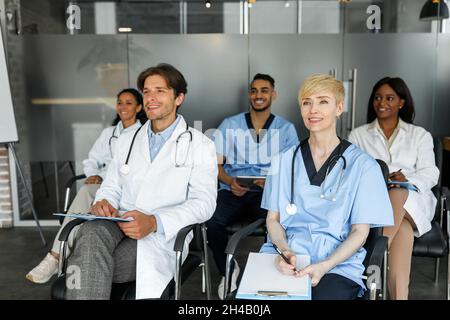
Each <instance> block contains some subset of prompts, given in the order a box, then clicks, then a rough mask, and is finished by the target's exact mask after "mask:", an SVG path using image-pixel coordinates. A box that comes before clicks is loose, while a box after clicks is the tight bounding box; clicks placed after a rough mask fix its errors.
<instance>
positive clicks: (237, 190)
mask: <svg viewBox="0 0 450 320" xmlns="http://www.w3.org/2000/svg"><path fill="white" fill-rule="evenodd" d="M230 189H231V192H232V193H233V194H234V195H235V196H237V197H242V196H243V195H244V194H246V193H247V191H248V190H249V188H246V187H243V186H241V185H240V184H239V183H237V182H236V178H233V180H231V183H230Z"/></svg>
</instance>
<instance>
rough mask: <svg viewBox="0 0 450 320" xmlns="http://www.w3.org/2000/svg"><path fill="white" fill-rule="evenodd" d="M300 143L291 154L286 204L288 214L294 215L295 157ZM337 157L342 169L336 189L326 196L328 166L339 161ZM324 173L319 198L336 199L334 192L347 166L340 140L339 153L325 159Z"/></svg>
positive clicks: (295, 209)
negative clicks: (288, 193) (341, 163)
mask: <svg viewBox="0 0 450 320" xmlns="http://www.w3.org/2000/svg"><path fill="white" fill-rule="evenodd" d="M300 147H301V144H299V145H298V146H297V147H296V148H295V150H294V154H293V156H292V163H291V196H290V199H289V203H288V204H287V206H286V212H287V213H288V214H290V215H294V214H296V213H297V205H296V204H295V203H294V192H295V190H294V188H295V174H294V173H295V157H296V156H297V153H298V150H300ZM339 159H342V161H343V166H342V169H341V171H340V173H339V180H338V184H337V188H336V191H335V192H334V193H333V194H332V195H331V196H327V195H326V194H325V185H326V182H327V178H328V174H329V172H330V168H331V166H332V164H333V163H337V162H338V161H339ZM326 168H327V170H326V173H325V179H324V180H323V182H322V185H321V187H320V198H321V199H325V200H329V201H333V202H335V201H336V194H337V193H338V191H339V189H340V187H341V183H342V177H343V176H344V171H345V169H346V168H347V161H346V160H345V157H344V156H343V155H342V142H341V144H340V145H339V153H338V154H336V155H334V156H333V157H331V159H330V160H328V161H327V164H326Z"/></svg>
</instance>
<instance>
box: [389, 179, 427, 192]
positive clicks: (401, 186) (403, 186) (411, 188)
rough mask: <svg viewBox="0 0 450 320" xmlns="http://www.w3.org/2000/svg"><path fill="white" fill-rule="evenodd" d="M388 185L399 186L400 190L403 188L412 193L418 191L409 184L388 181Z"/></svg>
mask: <svg viewBox="0 0 450 320" xmlns="http://www.w3.org/2000/svg"><path fill="white" fill-rule="evenodd" d="M390 184H395V185H399V186H400V188H405V189H408V190H412V191H419V189H418V188H417V187H416V186H415V185H413V184H411V183H409V182H403V181H388V185H390Z"/></svg>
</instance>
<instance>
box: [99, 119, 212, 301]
mask: <svg viewBox="0 0 450 320" xmlns="http://www.w3.org/2000/svg"><path fill="white" fill-rule="evenodd" d="M149 124H150V121H147V123H146V124H145V125H144V126H143V127H142V128H141V129H140V131H139V132H138V133H137V135H136V140H135V142H134V146H133V149H132V151H131V155H130V158H129V162H128V164H129V166H130V173H129V174H128V175H122V174H121V173H120V167H121V166H122V165H123V164H124V163H125V159H126V157H127V154H128V151H129V149H130V144H131V140H132V138H133V135H126V136H124V137H123V138H122V137H121V138H120V139H119V141H118V145H117V147H118V148H117V150H116V153H115V154H114V158H113V161H112V162H111V164H110V167H109V169H108V172H107V175H106V179H105V180H104V181H103V184H102V186H101V188H100V189H99V190H98V192H97V195H96V199H95V201H98V200H101V199H106V200H108V201H109V202H110V203H111V205H112V206H113V207H115V208H118V209H119V210H121V211H122V210H123V211H130V210H139V211H141V212H143V213H146V214H158V215H159V218H160V221H161V224H162V226H158V228H161V227H162V228H163V230H164V233H163V234H159V233H157V232H156V233H155V232H153V233H150V234H149V235H147V236H146V237H145V238H143V239H141V240H138V244H137V263H136V264H137V267H136V299H147V298H159V297H160V296H161V294H162V292H163V290H164V289H165V287H166V286H167V284H168V283H169V281H170V280H171V279H172V278H173V277H174V275H175V253H174V251H173V245H174V242H175V238H176V235H177V232H178V231H179V230H180V229H181V228H183V227H185V226H188V225H191V224H194V223H201V222H204V221H206V220H208V219H209V218H211V216H212V215H213V213H214V210H215V208H216V198H217V174H218V170H217V157H216V149H215V146H214V143H213V142H212V141H211V140H210V139H208V138H207V137H206V136H205V135H203V134H202V133H201V132H200V131H197V130H195V129H193V128H190V129H189V130H190V131H191V132H192V135H193V140H192V142H191V145H190V147H189V145H188V141H189V138H188V137H189V135H188V134H185V135H183V136H182V138H181V139H180V141H179V143H178V152H179V156H178V163H179V164H180V163H184V161H182V160H184V159H185V155H188V156H187V160H186V166H183V167H178V168H177V167H175V162H174V160H175V149H176V147H175V146H176V139H177V137H178V136H179V135H180V133H182V132H184V131H185V130H186V122H185V120H184V119H183V118H182V117H181V119H180V121H179V122H178V125H177V126H176V128H175V130H174V132H173V134H172V135H171V137H170V138H169V139H168V140H167V141H166V143H165V144H164V146H163V147H162V148H161V150H160V151H159V153H158V155H157V156H156V158H155V159H153V161H151V160H150V151H149V141H148V126H149ZM186 152H188V153H186ZM192 237H193V234H192V232H191V234H189V235H188V236H187V238H186V242H185V245H184V249H185V250H184V256H183V261H184V259H185V257H186V255H187V250H188V246H189V243H190V241H191V240H192Z"/></svg>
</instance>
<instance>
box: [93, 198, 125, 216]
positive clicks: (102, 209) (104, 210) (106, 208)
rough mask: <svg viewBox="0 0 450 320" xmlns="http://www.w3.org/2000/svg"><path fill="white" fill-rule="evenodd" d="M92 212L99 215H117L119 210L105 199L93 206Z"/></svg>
mask: <svg viewBox="0 0 450 320" xmlns="http://www.w3.org/2000/svg"><path fill="white" fill-rule="evenodd" d="M91 213H92V214H94V215H96V216H99V217H117V215H118V213H119V211H117V209H116V208H114V207H113V206H112V205H111V204H110V203H109V202H108V200H105V199H103V200H100V201H97V202H96V203H95V204H94V205H93V206H92V207H91Z"/></svg>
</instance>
